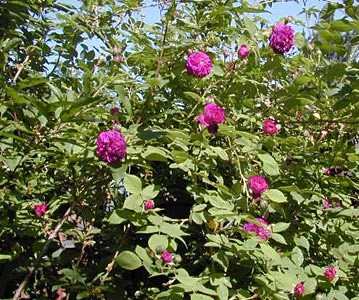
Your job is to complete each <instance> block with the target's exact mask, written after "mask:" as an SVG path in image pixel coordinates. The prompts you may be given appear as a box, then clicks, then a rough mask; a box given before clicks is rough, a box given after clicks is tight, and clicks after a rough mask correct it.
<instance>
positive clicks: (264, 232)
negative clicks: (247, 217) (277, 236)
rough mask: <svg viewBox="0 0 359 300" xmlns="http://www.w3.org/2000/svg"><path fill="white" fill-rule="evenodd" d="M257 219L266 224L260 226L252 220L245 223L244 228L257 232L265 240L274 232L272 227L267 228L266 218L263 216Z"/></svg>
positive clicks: (247, 230)
mask: <svg viewBox="0 0 359 300" xmlns="http://www.w3.org/2000/svg"><path fill="white" fill-rule="evenodd" d="M256 220H257V221H258V222H259V223H262V224H263V225H264V226H260V225H257V224H254V223H252V222H248V223H245V224H244V226H243V230H244V231H246V232H255V233H256V235H257V236H258V237H260V238H261V239H263V240H267V239H269V238H270V236H271V235H272V232H271V230H270V229H267V227H268V225H269V224H268V222H267V221H266V220H264V219H263V218H256Z"/></svg>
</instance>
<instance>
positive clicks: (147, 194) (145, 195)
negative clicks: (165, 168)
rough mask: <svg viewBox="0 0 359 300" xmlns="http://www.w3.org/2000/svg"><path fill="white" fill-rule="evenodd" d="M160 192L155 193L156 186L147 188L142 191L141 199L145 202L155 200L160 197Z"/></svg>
mask: <svg viewBox="0 0 359 300" xmlns="http://www.w3.org/2000/svg"><path fill="white" fill-rule="evenodd" d="M158 193H159V191H155V186H154V185H153V184H151V185H149V186H146V187H145V188H144V189H143V190H142V191H141V197H142V199H144V200H149V199H154V198H156V196H157V195H158Z"/></svg>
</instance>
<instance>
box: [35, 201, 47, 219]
mask: <svg viewBox="0 0 359 300" xmlns="http://www.w3.org/2000/svg"><path fill="white" fill-rule="evenodd" d="M34 211H35V214H36V215H37V216H38V217H42V216H44V215H45V213H46V211H47V205H46V203H44V202H43V203H41V204H35V205H34Z"/></svg>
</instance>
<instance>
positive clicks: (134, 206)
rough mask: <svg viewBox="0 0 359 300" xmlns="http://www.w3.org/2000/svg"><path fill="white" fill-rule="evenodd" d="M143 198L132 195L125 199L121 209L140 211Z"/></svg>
mask: <svg viewBox="0 0 359 300" xmlns="http://www.w3.org/2000/svg"><path fill="white" fill-rule="evenodd" d="M142 205H143V198H142V197H141V196H140V195H137V194H133V195H130V196H128V197H127V198H126V200H125V202H124V203H123V208H125V209H129V210H133V211H136V212H141V211H142Z"/></svg>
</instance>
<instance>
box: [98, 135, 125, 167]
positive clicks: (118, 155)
mask: <svg viewBox="0 0 359 300" xmlns="http://www.w3.org/2000/svg"><path fill="white" fill-rule="evenodd" d="M96 144H97V150H96V154H97V155H98V156H99V157H100V158H101V159H102V160H104V161H107V162H109V163H115V162H117V161H119V160H121V159H123V158H125V156H126V149H127V144H126V141H125V138H124V137H123V135H122V134H121V133H120V132H118V131H116V130H108V131H103V132H101V133H100V134H99V135H98V137H97V141H96Z"/></svg>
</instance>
